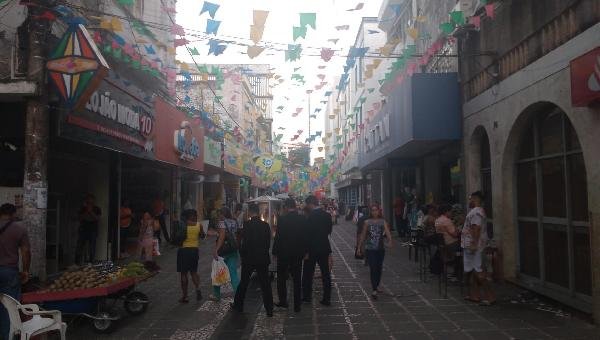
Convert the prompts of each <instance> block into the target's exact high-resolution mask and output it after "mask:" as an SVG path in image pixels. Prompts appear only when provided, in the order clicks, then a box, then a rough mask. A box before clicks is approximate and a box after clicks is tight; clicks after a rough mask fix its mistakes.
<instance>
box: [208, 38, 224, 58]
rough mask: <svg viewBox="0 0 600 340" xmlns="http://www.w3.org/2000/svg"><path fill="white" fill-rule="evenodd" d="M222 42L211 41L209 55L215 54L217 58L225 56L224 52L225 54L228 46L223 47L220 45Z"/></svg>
mask: <svg viewBox="0 0 600 340" xmlns="http://www.w3.org/2000/svg"><path fill="white" fill-rule="evenodd" d="M220 42H221V41H220V40H216V39H210V40H209V42H208V45H209V46H210V47H209V50H208V54H209V55H210V54H214V55H216V56H218V55H220V54H223V52H225V49H226V48H227V45H221V44H220Z"/></svg>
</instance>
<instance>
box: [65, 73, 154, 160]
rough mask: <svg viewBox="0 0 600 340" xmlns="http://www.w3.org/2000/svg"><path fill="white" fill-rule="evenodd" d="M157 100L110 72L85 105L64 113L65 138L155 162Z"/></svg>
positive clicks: (66, 110)
mask: <svg viewBox="0 0 600 340" xmlns="http://www.w3.org/2000/svg"><path fill="white" fill-rule="evenodd" d="M153 101H154V99H153V97H152V96H151V95H150V94H148V93H146V92H144V91H142V90H141V89H139V88H137V87H136V86H134V85H133V84H131V82H129V81H127V79H125V78H123V77H120V76H118V75H116V74H115V73H114V72H113V71H110V72H109V74H108V76H107V77H106V78H105V79H104V80H102V82H101V83H100V84H99V86H98V88H97V89H96V90H95V91H94V92H92V94H91V95H90V97H89V98H88V100H87V101H86V102H85V104H84V105H80V107H79V108H75V109H61V110H60V114H59V124H58V126H59V131H58V134H59V136H61V137H65V138H69V139H73V140H77V141H80V142H84V143H89V144H93V145H96V146H99V147H103V148H107V149H112V150H116V151H120V152H123V153H127V154H130V155H133V156H136V157H141V158H146V159H154V158H155V156H154V136H155V131H154V129H155V112H154V104H153Z"/></svg>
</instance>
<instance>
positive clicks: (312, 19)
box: [300, 13, 317, 30]
mask: <svg viewBox="0 0 600 340" xmlns="http://www.w3.org/2000/svg"><path fill="white" fill-rule="evenodd" d="M300 26H302V27H306V26H310V27H312V28H313V29H314V30H316V29H317V13H300Z"/></svg>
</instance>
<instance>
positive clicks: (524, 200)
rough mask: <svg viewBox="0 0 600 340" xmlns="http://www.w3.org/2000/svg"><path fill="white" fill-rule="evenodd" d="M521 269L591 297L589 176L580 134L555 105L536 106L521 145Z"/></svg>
mask: <svg viewBox="0 0 600 340" xmlns="http://www.w3.org/2000/svg"><path fill="white" fill-rule="evenodd" d="M515 166H516V176H517V180H516V192H517V206H516V208H517V224H518V229H517V237H518V254H519V257H518V268H519V273H520V274H521V276H522V277H523V278H525V279H526V280H532V281H533V282H537V283H538V284H541V285H542V286H543V287H545V288H550V289H553V290H556V291H559V292H561V293H563V294H565V293H566V294H569V295H570V296H574V295H579V296H582V297H585V296H588V297H589V296H591V293H592V292H591V290H592V284H591V262H590V258H591V253H590V230H589V229H590V224H589V220H588V219H589V218H588V216H589V214H588V202H587V196H588V195H587V179H586V171H585V165H584V159H583V154H582V151H581V146H580V144H579V139H578V138H577V134H576V132H575V130H574V129H573V126H572V125H571V122H570V121H569V118H568V117H567V116H566V114H565V113H564V112H563V111H562V110H561V109H560V108H558V107H557V106H555V105H553V104H549V103H547V104H542V105H537V106H536V111H535V113H534V114H533V115H532V117H531V118H530V120H529V122H528V124H526V127H525V129H524V130H523V131H522V134H521V139H520V142H519V145H518V148H517V161H516V165H515Z"/></svg>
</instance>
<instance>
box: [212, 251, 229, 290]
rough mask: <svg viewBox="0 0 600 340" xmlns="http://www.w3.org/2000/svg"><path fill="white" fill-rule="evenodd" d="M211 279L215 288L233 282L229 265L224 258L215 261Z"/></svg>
mask: <svg viewBox="0 0 600 340" xmlns="http://www.w3.org/2000/svg"><path fill="white" fill-rule="evenodd" d="M210 277H211V279H212V285H213V286H219V287H220V286H223V285H225V284H228V283H229V282H231V278H230V276H229V269H228V268H227V264H226V263H225V260H224V259H223V258H222V257H220V256H219V257H218V258H217V259H216V260H213V263H212V272H211V274H210Z"/></svg>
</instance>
